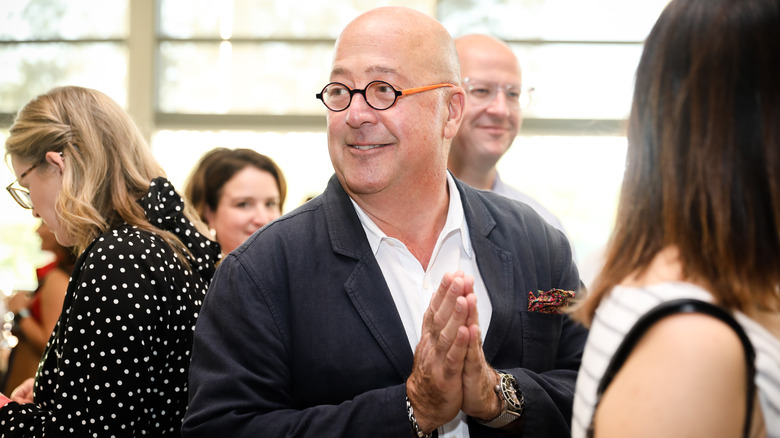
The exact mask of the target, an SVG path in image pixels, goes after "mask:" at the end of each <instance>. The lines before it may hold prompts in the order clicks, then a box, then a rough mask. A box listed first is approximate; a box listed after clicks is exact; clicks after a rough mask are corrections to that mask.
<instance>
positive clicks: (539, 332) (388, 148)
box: [182, 7, 586, 438]
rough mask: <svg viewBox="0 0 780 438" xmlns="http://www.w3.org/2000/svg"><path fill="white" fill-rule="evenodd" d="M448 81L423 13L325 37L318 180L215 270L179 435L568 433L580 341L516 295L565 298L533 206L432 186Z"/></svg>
mask: <svg viewBox="0 0 780 438" xmlns="http://www.w3.org/2000/svg"><path fill="white" fill-rule="evenodd" d="M459 82H460V72H459V68H458V60H457V52H456V51H455V46H454V43H453V41H452V38H451V37H450V35H449V34H448V33H447V31H446V30H445V29H444V27H442V26H441V24H440V23H438V22H436V20H434V19H433V18H431V17H430V16H428V15H425V14H423V13H421V12H418V11H415V10H413V9H408V8H401V7H388V8H379V9H374V10H371V11H369V12H366V13H364V14H362V15H360V16H359V17H358V18H356V19H355V20H354V21H352V22H351V23H350V24H349V25H348V26H347V27H346V29H345V30H344V31H343V32H342V34H341V35H340V36H339V38H338V40H337V42H336V48H335V54H334V57H333V65H332V69H331V73H330V83H329V84H328V85H326V86H325V87H324V88H323V89H322V91H321V92H320V93H317V94H316V97H317V99H320V100H321V101H322V103H323V104H324V105H325V107H326V108H327V131H328V150H329V152H330V158H331V161H332V164H333V167H334V169H335V175H334V177H333V178H331V180H330V182H329V183H328V186H327V188H326V189H325V191H324V192H323V193H322V195H320V196H318V197H316V198H314V199H312V200H310V201H308V202H307V203H305V204H303V205H302V206H300V207H299V208H298V209H296V210H294V211H292V212H289V213H288V214H286V215H284V216H282V217H281V218H279V219H277V220H276V221H274V222H272V223H271V224H269V225H267V226H266V227H264V228H263V229H261V230H259V231H257V232H256V233H255V234H254V235H253V236H252V237H250V238H249V239H248V240H247V241H246V242H245V243H244V244H243V245H242V246H240V247H239V248H238V249H236V250H234V251H233V252H232V253H230V254H229V255H228V256H227V257H225V259H223V261H222V263H221V265H220V267H219V268H218V272H217V273H216V274H215V277H214V280H213V282H212V284H211V287H210V289H209V292H208V294H207V295H206V299H205V300H204V303H203V307H202V310H201V314H200V317H199V319H198V323H197V327H196V329H195V338H196V339H195V342H194V345H193V358H192V362H191V367H190V377H191V386H190V389H189V390H190V395H191V399H190V405H189V408H188V411H187V415H186V418H185V422H184V426H183V429H182V431H183V435H184V436H185V437H213V436H222V437H233V436H262V437H282V436H284V437H292V436H295V437H367V436H370V437H375V438H376V437H380V438H381V437H388V438H398V437H407V436H416V437H430V436H433V435H438V436H439V437H469V436H470V437H472V438H477V437H500V436H507V434H516V435H517V434H523V436H525V437H526V438H528V437H568V436H569V421H570V416H571V405H572V400H573V398H572V397H573V392H574V383H575V379H576V371H577V369H578V367H579V364H580V358H581V352H582V349H583V347H584V342H585V338H586V332H585V330H584V329H583V328H582V326H579V325H577V324H575V323H574V322H572V320H570V319H569V318H568V316H566V315H564V314H549V313H547V312H538V311H535V310H536V307H534V306H532V305H531V302H532V301H536V300H532V299H531V298H530V297H529V292H531V293H532V295H531V296H533V294H538V292H539V291H552V290H553V289H564V290H572V289H576V288H578V286H579V285H580V281H579V276H578V274H577V269H576V267H575V266H574V264H573V263H572V258H571V250H570V247H569V244H568V242H567V241H566V239H565V237H564V236H563V235H562V234H561V233H559V232H557V231H556V230H555V229H554V228H552V227H551V226H550V225H549V224H547V223H546V222H544V221H543V220H542V219H541V218H539V216H538V215H536V214H535V213H533V211H532V210H531V209H530V207H528V206H526V205H523V204H520V203H518V202H515V201H512V200H510V199H508V198H505V197H503V196H500V195H497V194H494V193H489V192H479V191H477V190H475V189H473V188H471V187H468V186H467V185H465V184H463V183H461V182H459V181H457V180H456V179H455V178H453V177H452V176H451V175H450V174H449V173H448V172H447V153H448V151H449V147H450V142H451V140H452V137H454V136H455V133H456V132H457V130H458V127H459V125H460V122H461V119H462V117H463V108H464V105H465V103H464V101H465V93H464V91H463V88H461V87H460V86H458V85H457V84H458V83H459ZM545 297H550V298H551V297H552V295H551V294H550V293H548V294H547V295H544V296H542V294H538V298H540V299H543V298H545ZM548 304H549V302H548ZM564 305H565V302H563V301H560V302H559V303H558V304H557V307H559V308H562V307H564ZM552 307H556V305H553V306H552Z"/></svg>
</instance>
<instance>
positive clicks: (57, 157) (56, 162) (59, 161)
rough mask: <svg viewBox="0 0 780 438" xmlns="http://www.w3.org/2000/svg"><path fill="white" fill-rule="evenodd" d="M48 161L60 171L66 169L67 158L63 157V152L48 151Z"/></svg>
mask: <svg viewBox="0 0 780 438" xmlns="http://www.w3.org/2000/svg"><path fill="white" fill-rule="evenodd" d="M46 162H47V163H48V164H50V165H52V166H56V167H58V168H59V169H60V173H62V172H64V171H65V160H64V159H63V157H62V152H54V151H49V152H46Z"/></svg>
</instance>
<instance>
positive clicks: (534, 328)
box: [520, 311, 563, 373]
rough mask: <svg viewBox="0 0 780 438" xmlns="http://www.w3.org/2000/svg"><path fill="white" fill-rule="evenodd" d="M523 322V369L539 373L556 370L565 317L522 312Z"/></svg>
mask: <svg viewBox="0 0 780 438" xmlns="http://www.w3.org/2000/svg"><path fill="white" fill-rule="evenodd" d="M520 317H521V319H522V321H523V368H528V369H529V370H532V371H535V372H537V373H540V372H543V371H548V370H551V369H553V368H555V359H556V356H557V353H558V342H559V340H560V339H561V327H562V325H563V315H557V314H550V313H539V312H526V311H524V312H520Z"/></svg>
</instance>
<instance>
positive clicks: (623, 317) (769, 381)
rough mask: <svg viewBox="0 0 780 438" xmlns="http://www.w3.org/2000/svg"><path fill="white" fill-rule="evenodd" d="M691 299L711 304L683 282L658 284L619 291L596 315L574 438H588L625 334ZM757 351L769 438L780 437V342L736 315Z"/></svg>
mask: <svg viewBox="0 0 780 438" xmlns="http://www.w3.org/2000/svg"><path fill="white" fill-rule="evenodd" d="M681 298H693V299H698V300H701V301H707V302H712V300H713V297H712V295H711V294H710V293H709V292H707V291H706V290H704V289H702V288H700V287H698V286H696V285H693V284H690V283H683V282H670V283H660V284H655V285H651V286H647V287H645V288H634V287H624V286H617V287H615V288H614V289H613V290H612V292H611V293H610V294H609V295H608V296H607V297H605V298H604V300H603V301H602V302H601V304H599V307H598V309H597V310H596V315H595V317H594V319H593V324H592V326H591V329H590V334H589V335H588V341H587V343H586V344H585V351H584V352H583V355H582V364H581V365H580V371H579V374H578V376H577V387H576V392H575V395H574V417H573V420H572V437H573V438H584V437H585V436H586V432H587V429H588V427H589V426H590V423H591V421H592V419H593V413H594V407H595V403H596V391H597V388H598V384H599V382H600V381H601V378H602V376H603V375H604V372H605V371H606V368H607V366H608V364H609V361H610V360H611V359H612V356H613V355H614V353H615V351H616V350H617V348H618V346H619V345H620V342H621V341H622V340H623V338H624V337H625V335H626V333H628V331H629V330H630V329H631V327H633V326H634V324H635V323H636V322H637V320H638V319H639V318H640V317H641V316H642V315H643V314H645V313H646V312H648V311H649V310H650V309H652V308H653V307H655V306H657V305H659V304H661V303H662V302H665V301H671V300H676V299H681ZM734 317H735V319H736V320H737V321H738V322H739V323H740V325H742V327H743V328H744V329H745V332H746V333H747V335H748V337H749V338H750V341H751V343H752V344H753V348H754V349H755V351H756V362H755V365H756V378H755V382H756V387H757V392H758V395H759V400H760V406H756V408H759V407H760V409H761V410H762V413H763V415H764V421H765V423H766V427H767V433H768V435H767V436H768V437H780V340H778V339H777V338H775V337H774V336H772V334H771V333H769V332H768V331H767V330H766V329H765V328H764V327H762V326H761V325H759V324H758V323H756V322H755V321H753V320H752V319H750V318H749V317H747V316H746V315H744V314H742V313H740V312H736V313H735V314H734Z"/></svg>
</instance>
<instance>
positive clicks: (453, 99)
mask: <svg viewBox="0 0 780 438" xmlns="http://www.w3.org/2000/svg"><path fill="white" fill-rule="evenodd" d="M465 107H466V92H465V91H463V88H461V87H455V88H454V89H453V91H452V95H451V96H450V101H449V104H448V105H447V109H448V110H449V114H448V116H447V123H446V124H445V125H444V138H446V139H448V140H449V139H452V138H453V137H455V134H457V133H458V129H460V123H461V122H462V121H463V110H464V108H465Z"/></svg>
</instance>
